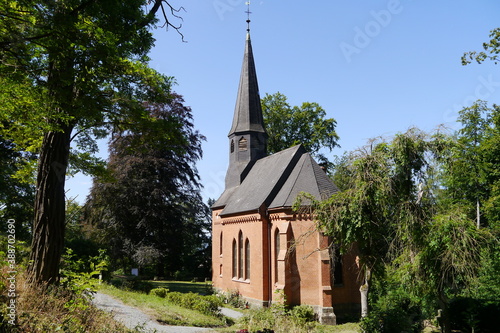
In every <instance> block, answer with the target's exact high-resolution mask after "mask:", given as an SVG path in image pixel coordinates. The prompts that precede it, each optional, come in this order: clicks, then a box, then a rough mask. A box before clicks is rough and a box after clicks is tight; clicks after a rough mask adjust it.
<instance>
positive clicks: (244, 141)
mask: <svg viewBox="0 0 500 333" xmlns="http://www.w3.org/2000/svg"><path fill="white" fill-rule="evenodd" d="M247 149H248V141H247V139H245V138H241V139H240V141H238V150H239V151H246V150H247Z"/></svg>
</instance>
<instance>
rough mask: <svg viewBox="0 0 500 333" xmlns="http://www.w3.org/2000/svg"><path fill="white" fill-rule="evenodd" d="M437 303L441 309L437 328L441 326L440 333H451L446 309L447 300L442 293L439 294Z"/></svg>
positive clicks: (447, 309) (448, 312) (448, 314)
mask: <svg viewBox="0 0 500 333" xmlns="http://www.w3.org/2000/svg"><path fill="white" fill-rule="evenodd" d="M438 303H439V306H440V307H441V320H440V321H439V326H441V332H443V333H451V320H450V311H449V308H448V303H449V302H448V298H447V297H446V295H444V291H440V292H439V297H438Z"/></svg>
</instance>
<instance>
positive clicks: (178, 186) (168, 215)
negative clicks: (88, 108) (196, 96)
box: [85, 94, 210, 277]
mask: <svg viewBox="0 0 500 333" xmlns="http://www.w3.org/2000/svg"><path fill="white" fill-rule="evenodd" d="M183 102H184V101H183V99H182V97H180V96H179V95H176V94H172V99H171V101H170V102H169V103H168V104H150V103H149V104H148V106H147V109H148V110H149V111H150V114H151V116H152V117H153V118H154V119H155V120H156V123H164V124H162V125H161V126H157V127H150V128H147V129H141V130H140V131H132V130H128V131H120V132H116V133H114V135H113V137H112V138H111V141H110V145H109V147H110V158H109V165H108V169H109V175H110V176H111V179H110V180H98V179H96V180H95V181H94V184H93V186H92V189H91V192H90V195H89V197H88V200H87V203H86V205H85V212H86V214H85V215H86V218H85V219H86V223H87V224H88V223H90V224H93V225H94V229H96V233H97V234H98V235H100V238H101V243H102V244H103V246H104V247H106V248H108V249H109V250H110V251H109V254H110V255H111V258H112V259H113V260H114V262H115V264H118V265H122V266H123V267H127V268H130V267H131V265H134V266H135V267H141V268H147V267H151V266H153V267H155V272H154V273H155V274H156V276H162V277H165V276H167V275H168V276H170V277H173V274H174V272H176V271H184V273H185V274H188V275H189V274H197V273H200V272H196V270H197V268H198V267H199V266H200V265H201V266H203V267H204V268H205V270H208V267H210V265H207V261H208V260H209V256H208V253H207V248H208V242H209V235H208V234H209V231H210V221H209V220H208V218H207V216H208V215H209V213H208V207H207V206H206V205H205V204H204V203H203V201H202V199H201V196H200V186H201V185H200V183H199V176H198V173H197V170H196V167H195V162H196V161H197V160H198V159H200V158H201V155H202V151H201V142H202V140H204V137H203V136H202V135H201V134H199V133H198V132H197V131H195V130H194V128H193V124H192V115H191V110H190V108H188V107H185V106H184V105H183ZM158 125H159V124H158ZM167 127H168V128H170V131H169V132H168V133H169V134H168V135H164V133H163V129H164V128H167ZM207 272H208V271H206V272H204V273H201V274H207ZM203 277H205V276H203Z"/></svg>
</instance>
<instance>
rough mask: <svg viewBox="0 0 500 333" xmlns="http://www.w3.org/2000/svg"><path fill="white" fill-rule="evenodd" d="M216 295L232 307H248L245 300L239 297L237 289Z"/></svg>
mask: <svg viewBox="0 0 500 333" xmlns="http://www.w3.org/2000/svg"><path fill="white" fill-rule="evenodd" d="M218 297H219V299H220V300H221V302H222V303H224V304H228V305H230V306H232V307H235V308H240V309H246V308H247V307H248V304H247V302H246V301H245V300H244V299H243V298H242V297H241V294H240V292H239V291H238V290H235V291H229V292H226V293H224V292H222V293H219V294H218Z"/></svg>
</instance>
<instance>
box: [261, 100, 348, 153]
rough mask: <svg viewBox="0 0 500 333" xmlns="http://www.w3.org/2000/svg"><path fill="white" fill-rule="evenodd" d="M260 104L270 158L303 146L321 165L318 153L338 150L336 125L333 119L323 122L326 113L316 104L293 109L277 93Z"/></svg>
mask: <svg viewBox="0 0 500 333" xmlns="http://www.w3.org/2000/svg"><path fill="white" fill-rule="evenodd" d="M261 104H262V113H263V116H264V123H265V125H266V131H267V134H268V135H269V138H268V141H267V150H268V153H269V154H274V153H276V152H278V151H281V150H283V149H286V148H289V147H292V146H295V145H298V144H302V145H304V147H305V148H306V149H307V150H308V151H309V152H311V153H313V154H314V155H315V156H316V157H317V158H318V159H319V161H320V163H325V162H328V159H327V158H326V157H325V156H324V155H323V154H322V152H321V151H322V149H327V150H329V151H332V149H334V148H335V147H338V146H339V145H338V140H339V137H338V135H337V133H336V132H335V127H336V126H337V122H336V121H335V119H333V118H325V116H326V111H325V110H324V109H323V108H322V107H321V106H320V105H319V104H318V103H310V102H304V103H302V105H301V106H293V107H292V106H290V104H288V101H287V97H286V96H285V95H283V94H281V93H280V92H277V93H275V94H272V95H269V94H266V96H264V98H262V99H261Z"/></svg>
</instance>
